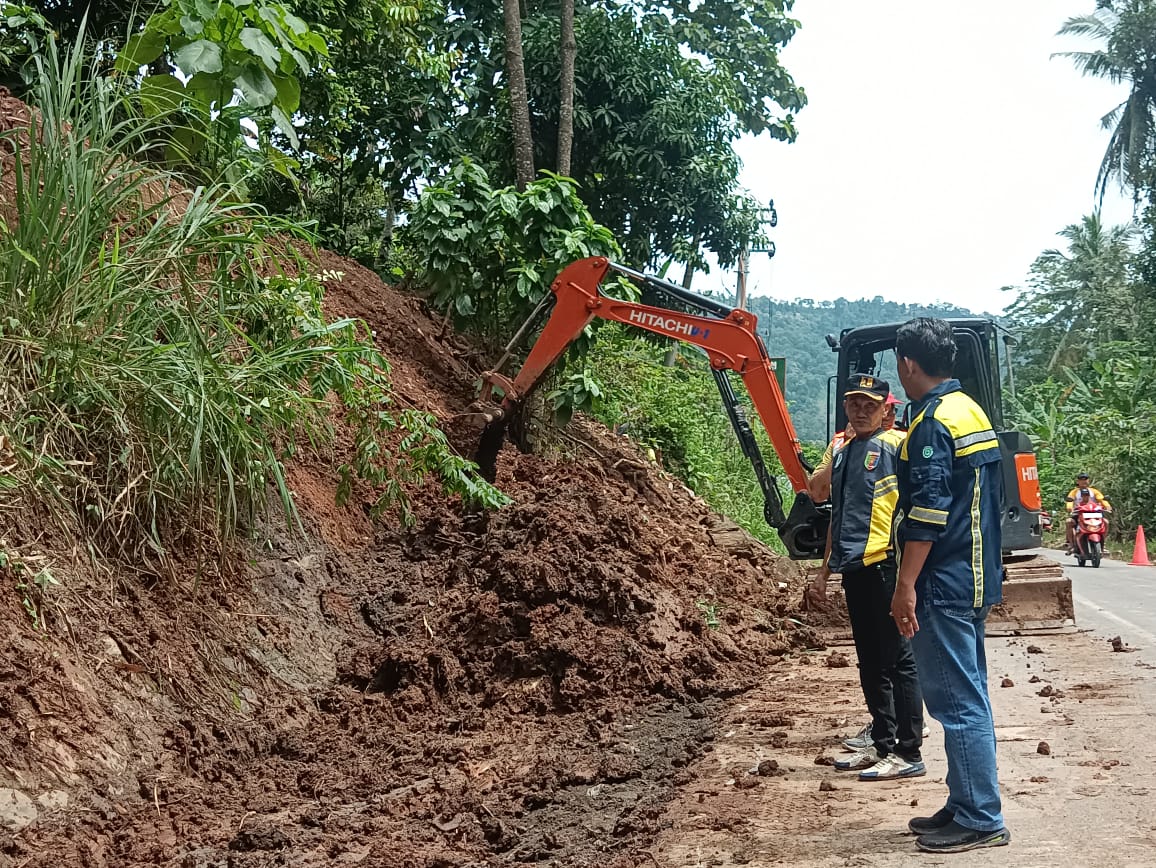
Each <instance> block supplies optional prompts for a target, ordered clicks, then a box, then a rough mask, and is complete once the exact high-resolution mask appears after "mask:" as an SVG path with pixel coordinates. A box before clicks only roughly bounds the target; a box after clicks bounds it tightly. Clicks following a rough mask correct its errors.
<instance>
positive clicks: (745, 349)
mask: <svg viewBox="0 0 1156 868" xmlns="http://www.w3.org/2000/svg"><path fill="white" fill-rule="evenodd" d="M609 274H615V275H620V276H621V277H624V278H626V279H628V280H630V281H632V282H634V283H635V284H636V285H638V286H639V288H640V289H642V291H643V293H644V297H653V298H655V299H657V300H659V301H660V302H662V303H663V304H665V305H669V306H658V305H652V304H642V303H638V302H632V301H624V300H621V299H616V298H613V297H611V296H609V295H606V294H605V293H604V292H603V291H602V283H603V281H604V280H605V279H606V277H607V275H609ZM550 292H551V294H550V295H547V296H545V297H544V298H543V300H542V303H541V304H540V305H539V306H538V308H537V310H535V312H534V313H533V314H531V316H530V318H529V319H528V320H527V321H526V322H525V324H523V326H522V327H521V328H520V329H519V330H518V332H517V333H516V334H515V336H514V338H513V340H511V342H510V344H509V345H508V346H507V348H506V355H505V356H504V357H503V359H502V361H500V362H499V363H498V364H497V365H496V366H495V370H493V371H488V372H486V373H485V374H484V375H483V377H482V393H481V396H480V398H479V406H480V408H481V409H480V412H481V414H482V415H483V417H484V418H485V420H486V422H487V424H486V429H485V431H484V432H483V434H482V438H481V444H480V446H479V449H478V454H477V456H476V458H477V462H478V466H479V468H480V469H481V472H482V475H483V476H485V477H486V478H487V479H489V480H490V481H491V482H492V481H493V479H494V474H495V471H496V465H495V462H496V459H497V454H498V451H499V449H500V448H501V445H502V443H503V441H504V439H505V433H506V426H507V424H508V423H509V420H510V417H511V415H512V414H513V412H514V411H515V409H516V408H517V407H518V405H519V404H520V403H521V402H522V401H523V400H524V399H525V398H526V396H527V395H528V394H529V393H530V392H531V391H532V390H533V389H534V387H535V386H537V385H538V384H539V383H540V382H541V381H542V379H543V377H544V376H545V374H546V372H547V371H548V370H549V369H550V367H551V366H552V365H553V364H554V363H555V362H557V361H558V359H559V358H561V356H562V354H563V353H565V352H566V349H567V347H569V346H570V345H571V344H572V343H573V342H574V341H575V340H577V339H578V338H579V337H580V336H581V334H582V332H583V330H584V329H585V328H586V326H587V325H588V324H589V323H590V322H591V321H592V320H594V319H595V318H600V319H606V320H611V321H614V322H620V323H625V324H626V325H631V326H636V327H638V328H640V329H643V330H645V331H648V332H653V333H654V334H658V335H663V336H664V337H668V338H674V339H675V340H679V341H684V342H686V343H689V344H694V345H695V346H698V347H700V348H702V350H703V351H704V352H705V353H706V355H707V358H708V359H709V360H710V368H711V373H712V374H713V375H714V379H715V383H716V384H717V385H718V388H719V393H720V395H721V396H722V402H723V406H724V407H725V409H726V412H727V415H728V416H729V418H730V421H731V425H732V426H733V428H734V430H735V434H736V435H737V436H738V439H739V443H740V444H741V448H742V450H743V454H744V455H745V456H746V457H747V459H748V460H749V461H750V462H751V465H752V466H753V467H754V471H755V476H756V477H757V479H758V482H759V486H760V488H761V489H762V493H763V515H764V517H765V518H766V520H767V523H768V524H769V525H770V526H771V527H773V528H775V529H776V530H777V531H778V533H779V536H780V537H781V538H782V540H783V544H784V545H785V546H786V548H787V551H788V553H789V554H790V555H791V557H792V558H816V557H820V556H821V555H822V553H823V547H824V543H825V541H826V536H827V525H828V523H829V521H830V508H829V506H827V505H824V506H821V507H817V506H816V505H815V504H814V502H813V501H812V500H811V497H810V495H809V494H808V493H807V474H808V472H810V471H811V470H812V468H811V467H810V465H809V464H808V463H807V460H806V459H805V458H804V457H803V452H802V449H801V447H800V445H799V438H798V436H797V435H796V434H795V427H794V425H793V424H792V423H791V417H790V414H789V413H788V411H787V404H786V402H785V401H784V399H783V394H782V392H781V391H780V389H779V384H778V381H777V380H776V379H775V375H774V373H773V372H772V370H771V362H770V357H769V356H768V355H767V350H766V347H765V346H764V345H763V342H762V339H761V338H760V337H759V336H758V332H757V325H758V321H757V318H756V317H755V315H754V314H752V313H751V312H750V311H746V310H741V309H735V308H731V307H729V306H728V305H725V304H721V303H719V302H717V301H715V300H713V299H710V298H706V297H704V296H701V295H698V294H696V293H693V292H690V291H689V290H687V289H684V288H683V287H681V286H677V285H676V284H673V283H669V282H667V281H665V280H661V279H660V278H657V277H652V276H649V275H646V274H642V273H640V272H637V271H634V270H633V269H630V268H626V267H624V266H622V265H617V264H615V263H612V262H610V261H609V260H608V259H605V258H603V257H591V258H589V259H582V260H579V261H578V262H574V263H572V264H571V265H568V266H567V267H566V268H565V269H564V270H563V271H562V273H561V274H559V275H558V277H557V278H556V279H555V280H554V282H553V284H552V285H551V287H550ZM551 303H552V304H553V309H552V310H551V311H550V317H549V319H548V320H547V322H546V325H545V326H544V327H543V329H542V333H541V334H540V335H539V337H538V339H537V341H536V342H535V343H534V346H533V348H532V349H531V350H530V354H529V356H527V358H526V361H525V363H524V364H523V365H522V368H521V370H520V371H519V372H518V374H517V376H516V377H514V379H512V380H511V379H509V378H508V377H505V376H503V375H502V374H500V373H498V370H499V369H500V368H501V367H502V365H503V364H504V363H505V361H506V360H507V359H508V358H509V357H510V355H511V352H512V350H513V348H514V347H515V346H516V345H517V344H518V342H519V341H520V340H521V339H522V338H523V337H524V336H525V335H526V334H527V333H529V331H530V330H531V329H532V328H533V327H534V326H535V325H536V323H537V322H538V321H539V320H540V318H541V316H542V315H543V314H544V313H545V311H546V310H547V309H548V308H549V307H550V305H551ZM731 371H733V372H735V373H736V374H738V375H739V376H740V377H741V378H742V381H743V384H744V385H745V386H746V389H747V392H748V393H749V394H750V397H751V401H752V403H753V404H754V407H755V410H756V411H757V412H758V415H759V418H760V419H761V420H762V424H763V427H764V428H765V429H766V432H767V435H768V436H769V438H770V441H771V444H772V445H773V446H774V449H775V452H776V453H777V454H778V456H779V460H780V461H781V462H782V465H783V470H784V472H785V474H786V476H787V479H788V480H789V481H790V484H791V487H792V488H793V489H794V491H795V500H794V503H793V504H792V506H791V510H790V512H789V513H784V510H783V499H782V495H781V494H780V492H779V486H778V480H777V479H776V477H775V476H774V475H772V474H771V473H770V472H769V471H768V470H767V467H766V464H765V462H764V461H763V456H762V453H761V451H760V449H759V445H758V442H757V441H756V440H755V436H754V432H753V431H752V429H751V426H750V422H749V421H748V419H747V416H746V412H745V410H744V409H743V405H742V404H741V403H740V402H739V399H738V396H737V395H736V394H735V391H734V388H733V386H732V383H731V380H730V377H729V373H728V372H731ZM495 388H497V389H500V390H501V392H502V398H501V402H500V404H498V403H495V401H494V390H495Z"/></svg>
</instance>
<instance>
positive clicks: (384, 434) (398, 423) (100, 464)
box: [0, 43, 501, 555]
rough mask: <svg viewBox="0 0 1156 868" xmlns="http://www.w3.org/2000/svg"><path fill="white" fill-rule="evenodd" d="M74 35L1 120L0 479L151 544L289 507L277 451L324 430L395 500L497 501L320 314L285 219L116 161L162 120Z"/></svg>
mask: <svg viewBox="0 0 1156 868" xmlns="http://www.w3.org/2000/svg"><path fill="white" fill-rule="evenodd" d="M83 57H84V55H83V53H82V51H80V50H79V49H78V50H76V51H74V52H73V53H71V54H70V55H69V56H68V57H67V58H64V59H59V58H58V57H57V55H56V52H55V49H54V47H53V44H52V43H50V44H49V45H48V49H47V51H46V53H45V55H44V56H37V57H36V58H35V62H36V70H37V77H36V84H35V86H34V94H35V103H36V106H37V108H38V110H39V113H40V119H41V121H42V124H41V128H40V131H39V135H30V129H29V126H27V125H25V126H21V125H19V124H17V125H15V126H13V127H12V128H11V129H9V130H7V131H5V132H4V133H2V134H0V144H2V147H3V149H4V150H5V151H7V152H8V153H9V154H11V159H10V161H8V163H7V165H6V167H5V170H6V171H7V172H10V173H11V177H12V178H13V180H14V191H13V198H12V201H11V202H10V203H6V206H7V208H6V212H5V215H4V216H5V219H4V220H0V323H2V328H0V357H2V358H3V365H2V366H0V371H2V376H0V396H2V401H3V412H2V413H0V442H2V443H3V445H4V449H5V454H6V458H5V462H6V463H5V468H4V471H3V475H0V488H2V489H3V490H5V491H6V492H8V493H9V494H10V495H17V494H18V495H20V496H25V495H27V494H28V493H30V492H37V493H38V494H39V495H40V496H41V497H42V499H43V500H45V501H46V502H48V503H51V504H53V505H54V506H55V507H56V508H57V509H58V510H61V511H63V512H64V513H65V514H68V515H71V516H72V517H73V519H74V520H76V521H78V522H80V523H81V524H84V525H86V526H87V527H89V528H90V529H91V532H92V538H93V539H94V540H96V541H98V545H99V546H100V547H102V548H103V549H104V550H105V551H115V552H117V553H120V554H125V555H139V554H141V553H142V552H144V551H148V550H150V549H151V550H152V551H153V552H154V553H163V552H164V550H165V546H166V544H167V543H168V542H169V541H171V539H172V538H173V537H174V536H175V535H179V534H180V533H182V532H184V531H185V530H196V529H201V528H204V527H206V526H207V527H209V528H213V527H216V528H218V529H219V530H220V531H221V532H223V533H224V534H226V535H227V534H230V533H232V532H233V531H234V530H235V529H236V527H237V526H238V524H242V523H248V522H249V520H250V519H251V517H252V513H253V511H254V509H255V508H257V507H259V506H260V505H261V504H262V503H263V502H264V500H265V498H266V496H267V493H268V492H269V491H270V490H274V491H276V492H277V493H278V494H279V496H280V498H281V501H282V504H283V506H284V508H285V511H286V513H287V515H289V516H292V515H294V514H295V510H294V507H293V503H292V497H291V493H290V491H289V488H288V485H287V483H286V481H285V476H284V471H283V464H282V462H283V460H284V458H285V457H286V456H288V455H290V454H292V453H293V452H294V451H295V450H296V449H298V448H301V447H302V446H304V445H306V444H308V445H310V446H312V447H314V448H321V447H323V446H324V445H325V444H326V443H328V442H330V441H331V439H332V435H333V431H332V422H331V419H332V418H333V411H334V406H333V401H334V400H336V402H337V403H338V404H339V405H341V406H344V408H345V411H346V416H347V418H348V419H349V421H350V423H351V425H352V428H353V431H354V437H355V441H356V443H355V445H356V450H355V454H354V456H353V458H352V459H351V461H350V463H349V465H348V466H346V467H342V468H340V471H341V474H342V476H343V478H344V479H345V487H346V488H347V487H348V486H349V485H350V484H351V483H352V481H353V480H354V479H363V480H366V481H367V482H368V483H370V484H371V485H373V486H375V487H376V488H377V490H378V492H379V494H380V505H381V506H386V505H394V504H399V505H401V507H402V508H403V510H404V508H405V505H406V504H405V498H406V492H405V485H406V484H407V483H410V482H414V481H416V480H417V479H419V478H422V477H424V476H425V475H427V474H431V473H432V474H434V475H435V476H436V477H440V479H441V480H442V482H443V483H444V485H445V487H446V488H447V490H449V491H453V492H457V493H460V494H462V495H463V496H464V497H467V498H470V499H472V500H477V501H481V502H483V503H489V504H491V505H493V504H496V503H498V502H500V499H501V498H500V495H498V494H497V493H496V492H494V491H493V490H492V489H490V488H489V487H488V486H486V485H485V484H484V483H482V482H480V480H478V479H477V478H476V477H475V476H474V475H473V472H472V468H471V465H470V464H469V463H468V462H466V461H464V460H463V459H461V458H460V457H458V456H457V455H455V454H454V453H453V452H452V451H451V450H450V448H449V446H448V444H447V442H446V440H445V437H444V435H443V434H442V432H441V431H440V430H438V428H437V427H436V424H435V421H434V420H433V419H432V418H431V417H430V416H428V415H426V414H422V413H415V412H412V411H401V410H399V409H398V408H397V407H395V405H394V404H393V401H392V399H391V391H390V387H389V381H388V379H387V375H388V370H389V366H388V363H387V362H386V360H385V359H383V358H382V357H381V356H380V355H379V354H378V353H377V351H376V350H375V349H374V348H373V345H372V343H371V342H370V341H368V340H367V339H366V337H365V336H364V334H363V333H362V330H361V329H360V328H359V326H358V324H357V323H356V322H353V321H349V320H338V321H328V320H326V318H325V317H324V316H323V314H322V312H321V295H322V290H321V284H320V280H321V279H323V278H324V277H325V275H315V274H311V273H310V272H309V270H308V265H307V263H306V262H305V261H304V260H298V259H296V258H295V256H294V253H293V249H292V247H291V246H290V245H291V243H292V242H291V238H292V237H293V236H294V235H298V236H300V233H299V231H298V230H297V229H296V227H294V226H293V225H292V224H290V223H287V222H285V221H282V220H279V219H276V218H269V217H267V216H265V215H263V214H262V213H261V212H260V211H258V210H257V209H254V208H252V207H250V206H247V205H244V204H239V203H236V202H230V201H229V200H228V198H227V195H226V194H227V193H228V192H229V188H228V187H226V186H222V185H208V186H202V187H199V188H196V189H194V190H189V189H187V188H185V187H183V186H182V185H180V184H179V183H178V182H177V179H176V178H174V177H173V176H172V175H170V174H167V173H165V172H163V171H160V170H157V169H144V168H142V166H141V164H140V163H139V162H136V161H134V160H131V159H127V158H126V155H125V153H124V151H123V150H122V148H123V146H124V145H125V143H135V144H137V146H138V147H139V149H140V151H139V153H140V154H145V155H147V154H148V153H151V152H152V150H153V146H154V145H155V143H156V142H157V141H158V140H163V138H164V134H165V132H167V131H165V130H163V129H162V130H158V129H157V127H156V121H155V120H154V119H152V118H149V117H147V116H146V117H136V116H134V115H133V114H132V112H131V105H132V100H133V99H134V92H133V91H132V90H131V89H130V91H129V92H128V93H126V92H125V91H124V90H123V89H122V88H121V87H120V86H119V84H118V83H117V82H116V81H110V80H107V79H102V78H100V77H99V76H93V75H92V71H91V69H90V68H89V67H88V66H86V64H85V63H84V61H83Z"/></svg>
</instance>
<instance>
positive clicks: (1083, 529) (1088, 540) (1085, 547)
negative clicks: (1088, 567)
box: [1072, 503, 1108, 567]
mask: <svg viewBox="0 0 1156 868" xmlns="http://www.w3.org/2000/svg"><path fill="white" fill-rule="evenodd" d="M1072 518H1074V519H1075V521H1076V551H1075V552H1074V554H1075V556H1076V563H1078V564H1079V565H1080V566H1081V567H1082V566H1084V564H1085V563H1086V562H1088V561H1091V562H1092V566H1093V567H1099V566H1100V559H1101V558H1102V557H1103V556H1104V538H1105V537H1107V536H1108V520H1107V519H1106V518H1104V508H1103V507H1102V506H1100V504H1098V503H1081V504H1079V505H1077V506H1076V508H1075V509H1073V510H1072Z"/></svg>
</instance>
